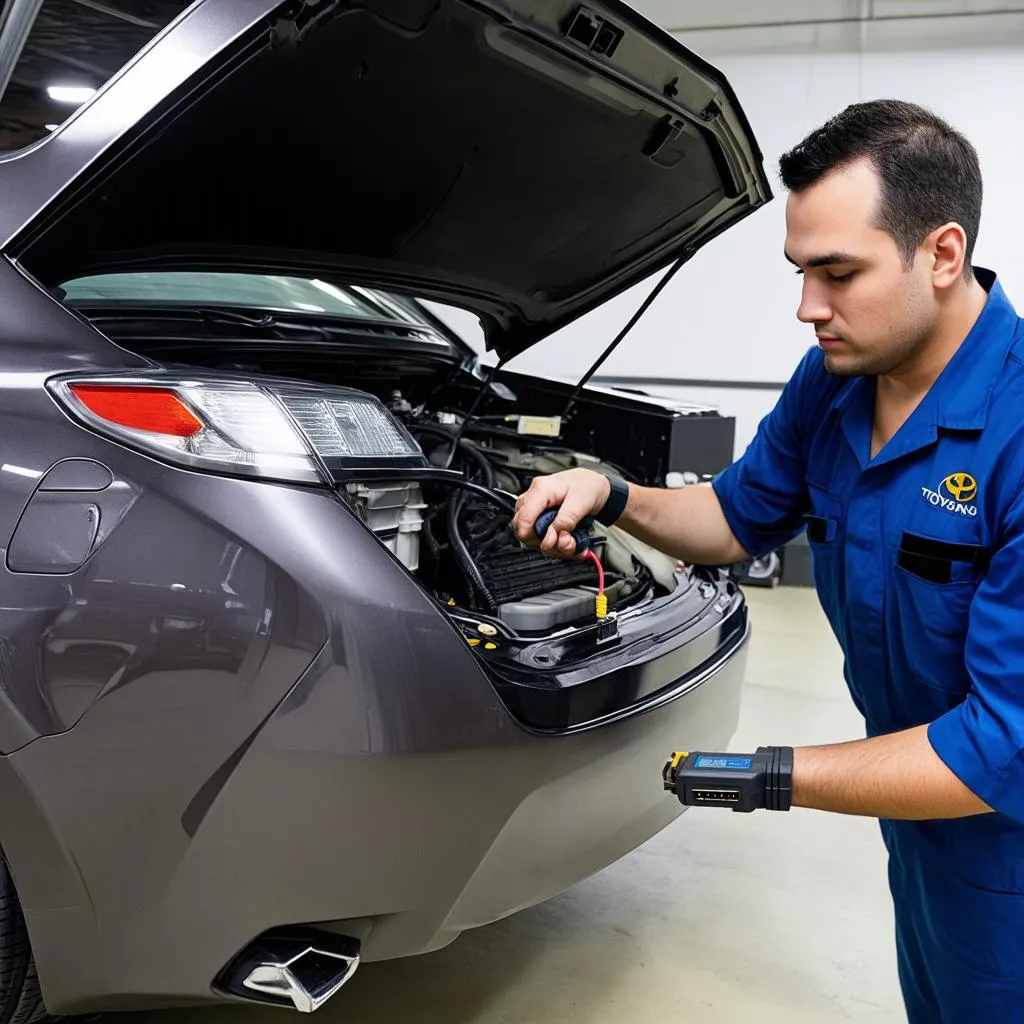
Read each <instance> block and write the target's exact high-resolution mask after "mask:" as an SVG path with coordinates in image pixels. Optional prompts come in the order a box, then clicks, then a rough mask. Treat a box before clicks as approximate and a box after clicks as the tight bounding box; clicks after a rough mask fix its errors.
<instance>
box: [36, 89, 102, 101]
mask: <svg viewBox="0 0 1024 1024" xmlns="http://www.w3.org/2000/svg"><path fill="white" fill-rule="evenodd" d="M46 92H47V94H48V95H49V97H50V99H51V100H56V101H57V102H58V103H85V101H86V100H88V99H90V98H91V97H92V96H93V94H94V93H95V92H96V90H95V89H92V88H90V87H89V86H87V85H48V86H47V87H46Z"/></svg>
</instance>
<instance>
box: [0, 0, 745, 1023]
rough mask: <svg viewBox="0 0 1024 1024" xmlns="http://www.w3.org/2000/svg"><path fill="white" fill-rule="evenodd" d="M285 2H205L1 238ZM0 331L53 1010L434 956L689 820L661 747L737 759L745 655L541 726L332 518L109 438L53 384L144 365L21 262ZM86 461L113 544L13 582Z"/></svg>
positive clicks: (16, 206)
mask: <svg viewBox="0 0 1024 1024" xmlns="http://www.w3.org/2000/svg"><path fill="white" fill-rule="evenodd" d="M272 6H273V5H272V4H270V3H253V2H250V0H247V2H244V3H243V2H236V3H203V4H200V5H198V7H197V8H196V9H195V10H194V11H193V13H192V14H191V15H190V16H189V17H188V18H186V19H183V20H181V21H180V22H179V23H177V24H176V25H174V26H172V27H171V29H169V30H168V32H169V34H170V35H171V36H172V37H173V40H174V45H172V46H170V47H167V48H161V50H160V54H161V57H160V59H159V60H158V61H156V62H155V63H154V62H153V61H149V62H147V63H146V65H145V70H144V71H143V68H142V65H141V64H139V65H136V66H134V67H130V68H129V69H128V70H127V71H125V72H124V75H125V78H126V82H127V81H130V82H131V87H130V88H127V89H119V90H118V93H117V101H116V102H114V101H113V99H111V100H110V102H108V100H107V98H106V97H103V96H101V97H100V98H99V99H98V100H97V101H96V102H95V103H94V104H92V105H91V106H89V107H88V108H87V109H86V110H85V111H83V112H82V114H81V115H80V116H79V117H76V118H74V119H72V121H71V122H70V123H69V124H68V125H66V126H65V127H64V128H63V129H62V131H61V132H60V133H59V137H57V138H55V139H53V140H51V142H49V143H47V144H46V145H43V146H39V147H36V148H35V149H34V150H33V151H30V152H28V153H25V154H23V155H20V156H17V157H15V158H10V159H7V160H5V161H0V191H2V193H3V195H4V197H5V198H4V203H3V204H2V206H0V237H2V238H5V239H9V238H10V237H12V236H13V235H15V234H16V233H17V232H18V231H19V230H20V229H21V228H22V227H23V226H24V225H25V224H26V223H28V222H29V221H30V220H31V219H32V218H33V217H34V216H35V215H36V214H37V213H38V211H39V210H41V209H42V208H43V207H45V206H46V205H47V203H48V201H49V200H50V198H51V197H52V196H53V195H55V194H56V193H57V192H59V191H60V190H61V189H62V188H63V187H64V186H65V185H67V184H68V183H69V182H70V181H71V180H72V179H73V178H75V176H76V175H77V174H78V173H79V171H80V169H81V167H82V165H83V164H85V163H88V162H89V161H90V160H92V159H95V158H96V157H98V156H99V155H100V154H101V153H102V152H103V150H104V149H105V148H106V147H107V146H109V145H111V144H113V143H114V142H115V141H116V139H117V138H118V137H119V136H120V135H122V134H123V133H124V132H126V131H129V130H130V129H131V126H132V125H133V124H134V123H135V122H136V121H137V120H138V119H139V116H140V111H142V110H144V109H145V108H146V107H147V104H149V105H151V104H153V103H156V102H157V101H158V100H159V99H160V98H161V97H162V96H163V95H164V94H165V93H166V92H167V91H168V88H169V86H170V84H171V80H172V79H173V80H184V79H185V78H186V77H187V76H188V75H189V74H191V73H192V71H193V70H194V69H195V67H196V66H197V65H198V64H201V63H203V62H204V61H205V60H206V59H207V57H208V55H209V53H210V52H211V50H213V49H215V48H218V47H220V46H221V45H226V44H227V43H228V42H230V40H231V39H233V38H234V37H235V36H236V35H237V34H239V33H241V32H243V31H245V29H246V28H247V27H248V26H249V25H250V24H251V23H252V22H253V21H254V20H256V19H257V18H258V17H260V16H262V14H263V13H264V12H265V10H266V9H268V8H269V7H272ZM125 96H134V101H135V103H136V107H135V108H134V109H126V108H125V107H124V106H123V105H122V104H123V103H124V97H125ZM0 308H2V309H3V310H4V314H3V318H2V321H0V438H2V440H0V445H2V455H0V543H3V544H4V546H5V549H4V558H3V565H2V566H0V752H2V755H3V756H0V806H2V807H3V808H4V814H3V821H2V823H0V845H2V848H3V851H4V855H5V856H6V858H7V860H8V862H9V864H10V866H11V869H12V873H13V875H14V878H15V881H16V884H17V886H18V890H19V894H20V897H21V899H22V902H23V907H24V912H25V916H26V920H27V924H28V929H29V933H30V938H31V941H32V944H33V947H34V950H35V956H36V959H37V962H38V968H39V974H40V978H41V981H42V985H43V992H44V996H45V999H46V1003H47V1006H48V1008H49V1009H50V1010H51V1011H53V1012H60V1013H67V1012H76V1011H84V1010H89V1009H112V1008H119V1007H140V1006H149V1005H170V1004H174V1003H194V1002H198V1001H202V1000H205V999H211V998H214V993H213V991H212V988H211V985H212V982H213V979H214V977H215V976H216V974H217V973H218V971H220V970H221V969H222V968H223V967H224V965H225V964H226V963H227V962H228V960H229V959H230V958H231V957H232V956H234V955H235V954H236V953H237V952H238V951H239V950H240V949H241V948H242V947H243V946H244V945H245V944H246V943H248V942H249V941H251V940H252V939H253V938H255V937H256V935H258V934H259V933H260V932H262V931H264V930H265V929H268V928H271V927H276V926H280V925H284V924H291V923H319V924H320V925H321V926H323V927H328V928H333V929H335V930H338V931H342V932H344V933H346V934H350V935H352V936H354V937H356V938H359V939H362V940H363V942H364V946H363V953H364V956H365V957H366V958H367V959H379V958H386V957H392V956H399V955H405V954H410V953H416V952H422V951H424V950H427V949H431V948H436V947H437V946H440V945H442V944H444V943H445V942H447V941H450V940H451V939H452V938H454V937H455V936H456V935H457V934H458V933H459V931H461V930H462V929H464V928H466V927H472V926H476V925H479V924H482V923H484V922H487V921H491V920H494V919H496V918H498V917H501V916H503V915H504V914H507V913H510V912H512V911H514V910H517V909H519V908H521V907H523V906H527V905H529V904H530V903H533V902H536V901H538V900H540V899H544V898H546V897H548V896H550V895H552V894H554V893H556V892H558V891H560V890H561V889H563V888H565V887H567V886H569V885H571V884H572V883H574V882H575V881H577V880H579V879H581V878H583V877H584V876H586V875H588V874H590V873H591V872H593V871H595V870H598V869H600V868H601V867H603V866H604V865H606V864H608V863H610V862H611V861H613V860H614V859H616V858H617V857H619V856H622V855H623V854H625V853H627V852H628V851H629V850H630V849H632V848H634V847H635V846H636V845H637V844H639V843H640V842H643V841H644V840H645V839H647V838H648V837H649V836H651V835H653V834H654V833H655V832H656V831H657V830H658V829H659V828H661V827H663V826H664V825H666V824H667V823H668V822H670V821H671V820H672V819H673V818H675V817H676V815H677V814H678V813H679V808H678V805H676V804H675V803H674V802H673V801H671V800H668V799H666V797H665V795H664V793H663V791H662V788H661V785H660V778H659V773H660V768H661V764H662V761H663V759H664V755H665V753H666V752H667V751H668V750H671V749H672V748H673V747H675V746H678V745H680V744H687V743H697V742H700V743H702V744H705V745H711V746H715V745H721V744H724V743H726V742H727V741H728V738H729V736H730V735H731V733H732V731H733V729H734V727H735V723H736V716H737V707H738V694H739V686H740V681H741V679H742V673H743V666H744V661H745V657H746V647H745V646H744V647H741V648H740V649H739V650H738V652H737V653H736V654H735V656H733V657H732V658H731V659H730V660H728V662H727V663H725V664H723V665H721V666H718V671H717V672H716V673H715V674H713V675H711V676H710V677H709V678H708V679H707V681H705V682H704V683H703V684H702V685H699V686H696V687H693V688H690V689H688V690H687V692H686V693H685V694H683V693H682V691H680V692H679V693H678V694H675V693H670V694H668V695H667V697H670V698H671V697H674V698H675V699H664V698H665V696H666V695H663V700H662V702H661V703H660V705H659V706H658V707H657V708H655V709H651V710H646V712H645V713H639V714H634V715H632V716H629V717H626V718H625V719H624V720H622V721H619V722H617V723H615V724H611V725H608V726H606V727H602V728H598V729H593V730H590V731H587V732H584V733H581V734H578V735H571V736H563V737H543V736H537V735H532V734H530V733H529V732H527V731H525V730H524V729H522V728H520V727H519V726H518V725H517V724H516V723H515V722H514V721H513V719H512V718H511V717H510V716H509V714H508V713H507V712H506V711H505V709H504V707H503V706H502V704H501V702H500V701H499V700H498V698H497V696H496V693H495V691H494V689H493V688H492V686H491V685H490V684H489V682H488V680H487V678H486V676H485V674H484V673H483V671H482V670H481V667H480V662H479V660H478V658H477V656H476V655H475V654H474V653H473V652H472V651H471V650H469V649H468V648H467V647H466V645H465V644H464V642H463V641H462V640H461V639H460V637H459V635H458V633H457V632H456V631H455V629H454V628H453V626H452V625H451V623H450V622H449V621H448V620H447V619H446V618H445V616H444V615H443V614H442V613H441V612H440V611H439V610H438V608H437V607H436V606H435V604H434V603H433V602H432V601H431V600H430V599H429V598H428V596H427V595H426V594H425V593H424V592H423V591H422V590H421V589H420V588H419V587H418V586H417V585H416V583H415V582H414V581H413V580H412V579H411V578H410V576H409V574H408V573H407V572H406V571H405V570H404V569H403V568H402V567H401V566H400V565H399V564H398V563H397V562H396V561H394V560H393V559H392V558H391V557H390V556H389V555H387V554H386V553H385V552H384V550H383V549H382V547H381V545H380V544H379V543H378V542H377V541H376V539H375V538H374V537H373V536H372V535H371V534H370V533H369V532H368V531H367V530H366V529H365V528H364V527H363V526H362V525H360V524H359V523H358V522H357V520H356V519H355V518H354V516H353V515H352V514H351V513H350V512H349V511H348V510H347V508H346V507H345V506H344V505H343V504H342V503H341V502H340V501H339V499H338V498H337V497H336V496H335V495H333V494H331V493H330V492H328V491H326V490H318V489H315V488H301V487H287V486H280V485H274V484H268V483H262V482H256V481H243V480H232V479H226V478H218V477H213V476H205V475H202V474H198V473H192V472H186V471H183V470H180V469H171V468H168V467H166V466H163V465H161V464H159V463H157V462H155V461H153V460H151V459H148V458H146V457H144V456H141V455H139V454H136V453H133V452H130V451H127V450H125V449H123V448H120V447H119V446H117V445H116V444H113V443H112V442H110V441H107V440H103V439H101V438H99V437H97V436H94V435H93V434H91V433H90V432H88V431H87V430H85V429H83V428H82V427H80V426H78V425H76V424H74V423H73V422H72V421H71V420H70V419H69V418H67V417H66V416H65V415H63V414H62V413H61V412H60V411H59V410H58V408H57V406H56V405H55V403H54V402H53V400H52V399H51V398H50V397H49V396H48V395H47V393H46V392H45V391H44V389H43V382H44V380H45V378H46V377H47V376H49V375H52V374H56V373H63V372H67V371H70V370H76V369H77V370H83V369H92V368H101V369H102V370H104V371H109V370H114V369H121V368H131V367H138V368H145V367H146V366H148V365H149V364H148V363H147V362H146V361H145V360H143V359H141V358H140V357H138V356H135V355H132V354H131V353H128V352H126V351H124V350H122V349H120V348H118V347H117V346H115V345H113V344H112V343H111V342H109V341H108V340H107V339H105V338H104V337H102V336H101V335H100V334H98V333H97V332H96V331H95V330H94V329H93V328H91V327H90V326H89V325H88V323H86V322H85V321H84V320H83V319H82V318H81V317H80V316H78V315H77V314H75V313H73V312H72V311H70V310H68V309H67V308H65V307H63V306H62V305H61V304H60V303H59V302H58V301H56V300H55V299H54V298H53V297H52V296H50V295H49V294H47V293H46V292H45V291H44V290H42V289H41V288H40V287H39V286H38V285H37V284H35V283H34V282H33V281H32V280H30V279H29V278H28V277H27V276H25V275H23V273H22V272H21V271H20V270H19V269H18V268H17V267H15V266H13V265H12V264H11V263H10V262H8V261H7V260H2V261H0ZM67 459H92V460H96V461H97V462H99V463H101V464H102V465H104V466H106V467H108V468H109V471H110V474H111V478H112V482H111V483H110V484H109V485H108V486H107V487H105V488H103V489H102V490H100V491H76V490H75V488H74V487H70V488H68V490H67V493H70V494H71V497H67V498H66V499H64V500H65V502H66V503H68V504H70V505H72V506H74V504H75V502H79V503H85V504H87V505H94V506H95V507H96V508H98V509H99V517H100V521H99V526H98V532H97V544H96V546H95V547H94V549H93V551H92V554H91V556H90V557H89V558H88V560H87V561H86V562H85V564H84V565H83V566H82V567H81V568H80V569H78V570H77V571H73V572H70V573H65V572H53V571H47V572H29V573H25V572H12V571H11V569H10V568H9V566H8V550H7V548H8V546H9V544H10V538H11V537H12V536H13V535H14V533H15V528H16V526H17V524H18V522H19V520H20V519H21V518H22V516H23V514H24V513H25V509H26V507H27V506H28V505H29V503H30V498H31V496H32V494H33V492H34V490H35V488H36V486H37V484H38V482H39V479H40V478H41V477H42V475H43V474H45V473H46V472H47V471H48V470H49V469H50V468H51V467H53V466H55V465H56V464H58V463H60V462H62V461H63V460H67ZM100 482H102V481H100ZM58 493H59V492H58ZM15 561H17V560H15Z"/></svg>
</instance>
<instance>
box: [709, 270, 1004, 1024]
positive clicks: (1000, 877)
mask: <svg viewBox="0 0 1024 1024" xmlns="http://www.w3.org/2000/svg"><path fill="white" fill-rule="evenodd" d="M975 273H976V276H977V278H978V280H979V281H980V282H981V284H982V285H983V286H984V287H985V289H986V291H987V292H988V299H987V302H986V305H985V309H984V312H983V313H982V315H981V317H980V318H979V320H978V321H977V323H976V325H975V327H974V328H973V330H972V331H971V333H970V334H969V336H968V337H967V339H966V340H965V341H964V343H963V344H962V345H961V347H960V348H959V350H958V351H957V353H956V355H955V356H954V357H953V359H952V360H951V361H950V363H949V364H948V365H947V367H946V369H945V370H944V371H943V373H942V374H941V376H940V377H939V379H938V380H937V381H936V382H935V384H934V385H933V387H932V388H931V390H930V391H929V392H928V394H927V395H926V396H925V398H924V399H923V401H922V402H921V404H920V405H919V406H918V408H917V409H916V410H915V411H914V412H913V414H912V415H911V416H910V418H909V419H908V420H907V422H906V423H905V424H904V426H903V427H902V428H901V429H900V431H899V432H898V433H897V434H896V436H895V437H894V438H893V439H892V440H891V441H890V442H889V443H888V444H887V445H886V446H885V447H884V448H883V449H882V450H881V452H880V453H879V454H878V455H877V456H876V458H874V459H871V452H870V445H871V430H872V419H873V409H874V391H875V388H874V378H872V377H855V378H849V377H848V378H840V377H835V376H832V375H831V374H829V373H828V372H827V371H826V369H825V366H824V357H823V354H822V353H821V352H820V351H818V350H817V349H813V350H811V351H810V352H808V353H807V355H806V356H805V357H804V359H803V360H802V361H801V363H800V365H799V367H798V369H797V371H796V373H795V374H794V376H793V378H792V380H791V381H790V382H789V384H788V385H787V386H786V388H785V390H784V392H783V394H782V395H781V397H780V399H779V401H778V404H777V405H776V407H775V409H774V410H773V411H772V412H771V413H770V414H769V415H768V416H767V417H765V419H764V420H763V422H762V423H761V425H760V428H759V430H758V432H757V435H756V437H755V438H754V440H753V441H752V442H751V444H750V446H749V448H748V449H747V451H746V452H745V454H744V455H743V456H742V457H741V458H740V459H739V460H738V461H737V462H736V463H735V464H733V465H732V466H730V467H729V468H728V469H727V470H725V471H724V472H723V473H721V474H720V475H718V476H717V477H716V478H715V479H714V481H713V486H714V488H715V490H716V493H717V494H718V497H719V499H720V501H721V504H722V508H723V510H724V512H725V515H726V518H727V519H728V521H729V523H730V525H731V526H732V529H733V532H734V533H735V535H736V537H737V539H738V540H739V541H740V543H741V544H742V545H743V546H744V548H745V549H746V550H747V551H748V552H750V553H752V554H753V553H762V554H763V553H766V552H768V551H770V550H772V549H776V548H779V547H781V546H782V545H783V544H784V543H786V542H788V541H789V540H791V539H792V538H793V537H794V536H796V535H797V534H798V533H799V532H800V530H801V529H802V528H804V527H805V526H806V529H807V536H808V542H809V544H810V547H811V556H812V562H813V571H814V582H815V586H816V588H817V591H818V595H819V597H820V600H821V604H822V607H823V609H824V611H825V614H826V616H827V617H828V620H829V622H830V624H831V626H832V628H833V630H834V631H835V634H836V637H837V639H838V640H839V643H840V645H841V647H842V650H843V653H844V655H845V668H844V674H845V677H846V682H847V684H848V686H849V689H850V693H851V695H852V697H853V700H854V702H855V703H856V705H857V707H858V709H859V710H860V711H861V713H862V714H863V715H864V718H865V722H866V729H867V734H868V735H870V736H874V735H878V734H881V733H889V732H894V731H896V730H901V729H907V728H910V727H913V726H918V725H922V724H924V723H930V725H929V728H928V737H929V739H930V741H931V744H932V746H933V747H934V749H935V751H936V753H937V754H938V756H939V757H940V758H942V760H943V761H944V762H945V763H946V764H947V765H948V766H949V768H950V769H951V770H952V771H953V772H954V773H955V774H956V775H957V776H958V777H959V778H960V779H961V780H962V781H963V782H964V783H965V785H967V786H968V787H969V788H970V789H971V790H973V791H974V792H975V793H976V794H978V796H980V797H981V798H982V799H983V800H984V801H985V802H986V803H987V804H988V805H989V806H990V807H992V808H994V809H995V812H996V813H994V814H986V815H981V816H976V817H969V818H961V819H954V820H947V821H927V822H910V821H883V822H882V834H883V838H884V840H885V844H886V847H887V849H888V852H889V882H890V888H891V891H892V896H893V901H894V906H895V913H896V946H897V958H898V966H899V976H900V983H901V986H902V989H903V995H904V1000H905V1003H906V1007H907V1013H908V1017H909V1020H910V1022H911V1024H965V1022H969V1024H1017V1022H1021V1024H1024V321H1022V320H1021V319H1019V318H1018V316H1017V314H1016V312H1015V311H1014V309H1013V307H1012V306H1011V305H1010V302H1009V300H1008V299H1007V297H1006V295H1005V293H1004V292H1003V290H1002V288H1001V287H1000V285H999V283H998V281H997V280H996V276H995V274H993V273H992V272H990V271H986V270H983V269H980V268H978V269H976V270H975ZM773 742H784V740H776V741H773Z"/></svg>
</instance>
